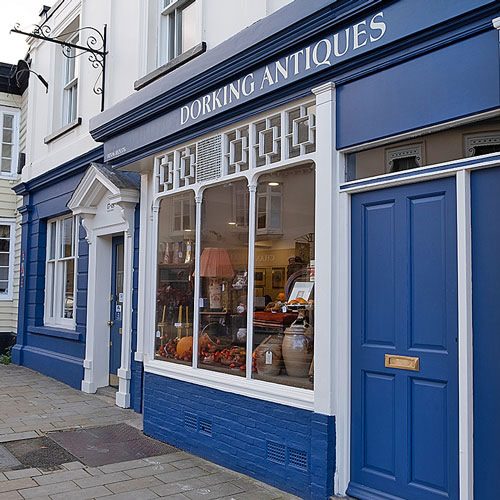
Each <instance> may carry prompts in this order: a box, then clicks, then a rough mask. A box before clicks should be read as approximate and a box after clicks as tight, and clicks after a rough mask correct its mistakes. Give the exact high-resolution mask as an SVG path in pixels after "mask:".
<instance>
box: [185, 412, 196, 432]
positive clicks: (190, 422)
mask: <svg viewBox="0 0 500 500" xmlns="http://www.w3.org/2000/svg"><path fill="white" fill-rule="evenodd" d="M184 427H185V428H186V429H189V430H190V431H194V432H196V431H197V430H198V417H197V416H196V415H193V414H192V413H188V412H186V413H184Z"/></svg>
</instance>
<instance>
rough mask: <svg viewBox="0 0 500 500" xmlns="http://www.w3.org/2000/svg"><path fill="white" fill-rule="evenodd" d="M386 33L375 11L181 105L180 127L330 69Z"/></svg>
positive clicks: (381, 13)
mask: <svg viewBox="0 0 500 500" xmlns="http://www.w3.org/2000/svg"><path fill="white" fill-rule="evenodd" d="M385 32H386V24H385V22H384V13H383V12H378V13H377V14H375V15H374V16H372V17H371V18H369V19H365V20H363V21H361V22H359V23H356V24H353V25H352V26H349V27H347V28H345V29H343V30H342V31H339V32H337V33H334V34H333V35H331V36H328V37H325V38H322V39H321V40H318V41H317V42H314V43H312V44H310V45H308V46H306V47H304V48H302V49H300V50H298V51H296V52H293V53H292V54H288V55H287V56H285V57H283V58H281V59H278V60H277V61H275V62H273V63H272V64H268V65H266V66H265V67H263V68H259V69H258V70H257V71H255V72H254V73H248V74H247V75H245V76H243V77H242V78H238V79H237V80H235V81H233V82H231V83H229V84H227V85H224V87H221V88H219V89H217V90H214V91H213V92H210V93H209V94H205V95H204V96H202V97H200V98H198V99H195V100H194V101H193V102H191V103H190V104H188V105H186V106H182V108H181V109H180V113H179V114H180V116H179V121H180V125H189V124H190V122H195V121H196V120H198V119H199V118H200V117H202V118H204V117H206V116H207V115H210V114H211V113H214V112H216V111H217V110H219V109H223V108H225V107H227V106H228V105H231V104H236V103H238V101H240V100H242V99H244V98H245V97H250V96H252V95H253V94H255V93H260V92H259V91H262V92H265V91H268V90H272V89H273V87H277V86H280V84H284V83H287V82H288V81H292V80H294V79H296V78H301V77H303V76H305V75H306V73H309V72H315V71H316V70H320V69H322V68H325V67H329V66H333V65H335V64H336V63H337V62H339V61H340V60H342V59H344V58H348V57H352V56H353V55H354V53H355V52H356V51H357V50H359V49H360V48H362V47H365V46H366V45H369V44H372V43H374V42H376V41H378V40H380V39H381V38H382V37H383V36H384V35H385Z"/></svg>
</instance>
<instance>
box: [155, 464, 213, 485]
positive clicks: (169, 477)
mask: <svg viewBox="0 0 500 500" xmlns="http://www.w3.org/2000/svg"><path fill="white" fill-rule="evenodd" d="M205 475H207V472H206V471H204V470H203V469H200V468H199V467H193V468H191V469H182V470H176V471H174V472H165V473H163V474H156V477H157V478H158V479H160V480H161V481H163V482H164V483H173V482H175V481H182V480H183V479H192V478H195V477H201V476H205Z"/></svg>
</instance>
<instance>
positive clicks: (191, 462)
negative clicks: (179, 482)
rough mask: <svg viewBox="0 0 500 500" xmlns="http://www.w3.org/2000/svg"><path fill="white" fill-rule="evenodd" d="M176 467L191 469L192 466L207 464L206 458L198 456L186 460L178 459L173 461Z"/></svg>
mask: <svg viewBox="0 0 500 500" xmlns="http://www.w3.org/2000/svg"><path fill="white" fill-rule="evenodd" d="M171 464H172V465H173V466H174V467H175V468H176V469H190V468H191V467H197V466H198V467H199V466H201V465H205V464H206V460H203V459H202V458H197V457H191V458H186V459H185V460H176V461H175V462H171Z"/></svg>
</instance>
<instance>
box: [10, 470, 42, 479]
mask: <svg viewBox="0 0 500 500" xmlns="http://www.w3.org/2000/svg"><path fill="white" fill-rule="evenodd" d="M4 474H5V477H7V479H21V478H22V477H34V476H41V475H42V473H41V472H40V471H39V470H38V469H34V468H31V469H20V470H12V471H7V472H4Z"/></svg>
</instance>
